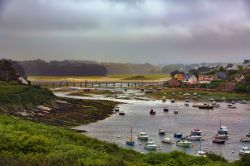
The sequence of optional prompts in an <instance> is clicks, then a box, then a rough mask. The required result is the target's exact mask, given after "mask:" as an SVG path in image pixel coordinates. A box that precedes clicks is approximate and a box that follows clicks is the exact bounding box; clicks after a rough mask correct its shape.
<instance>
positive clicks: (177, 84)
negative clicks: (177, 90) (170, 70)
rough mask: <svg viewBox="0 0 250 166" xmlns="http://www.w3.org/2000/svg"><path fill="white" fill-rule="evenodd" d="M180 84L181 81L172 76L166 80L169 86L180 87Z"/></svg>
mask: <svg viewBox="0 0 250 166" xmlns="http://www.w3.org/2000/svg"><path fill="white" fill-rule="evenodd" d="M181 84H182V82H181V81H178V80H177V79H175V78H172V79H171V80H169V81H168V85H169V87H180V86H181Z"/></svg>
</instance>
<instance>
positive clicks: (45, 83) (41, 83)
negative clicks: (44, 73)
mask: <svg viewBox="0 0 250 166" xmlns="http://www.w3.org/2000/svg"><path fill="white" fill-rule="evenodd" d="M164 83H165V81H155V82H152V81H151V82H147V81H143V82H113V81H110V82H107V81H105V82H102V81H83V82H67V81H58V82H54V81H33V82H32V83H31V84H32V85H37V86H41V87H54V88H57V87H81V88H84V87H86V88H115V87H117V88H118V87H120V88H123V87H124V88H128V87H143V86H162V85H163V84H164Z"/></svg>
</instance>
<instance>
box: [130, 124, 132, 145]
mask: <svg viewBox="0 0 250 166" xmlns="http://www.w3.org/2000/svg"><path fill="white" fill-rule="evenodd" d="M130 134H131V135H130V140H131V141H132V126H131V129H130Z"/></svg>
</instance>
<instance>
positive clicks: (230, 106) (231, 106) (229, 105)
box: [227, 104, 236, 108]
mask: <svg viewBox="0 0 250 166" xmlns="http://www.w3.org/2000/svg"><path fill="white" fill-rule="evenodd" d="M227 107H228V108H236V105H235V104H228V105H227Z"/></svg>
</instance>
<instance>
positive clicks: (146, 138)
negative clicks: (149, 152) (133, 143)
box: [137, 132, 148, 140]
mask: <svg viewBox="0 0 250 166" xmlns="http://www.w3.org/2000/svg"><path fill="white" fill-rule="evenodd" d="M137 136H138V139H140V140H148V134H147V133H145V132H140V133H139V134H138V135H137Z"/></svg>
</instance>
